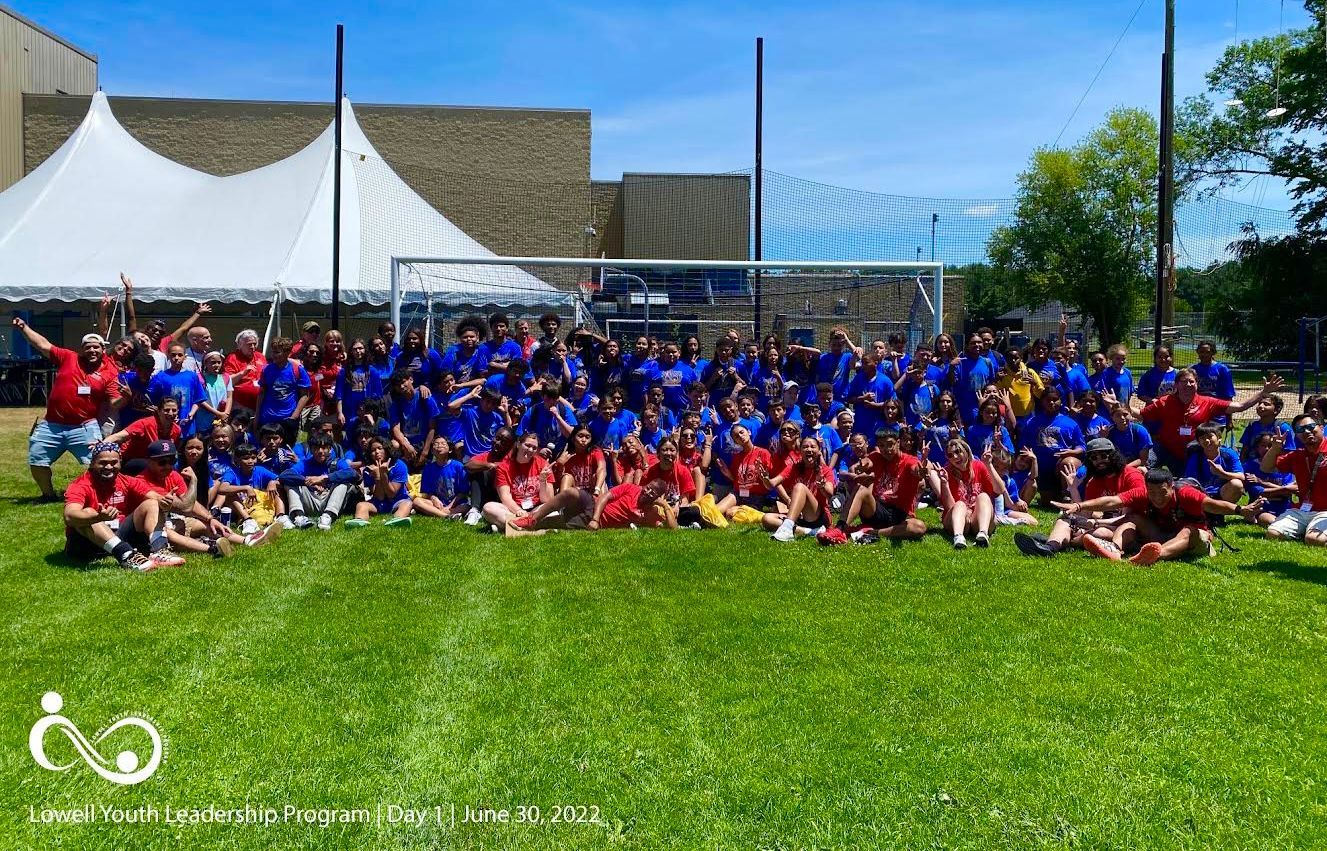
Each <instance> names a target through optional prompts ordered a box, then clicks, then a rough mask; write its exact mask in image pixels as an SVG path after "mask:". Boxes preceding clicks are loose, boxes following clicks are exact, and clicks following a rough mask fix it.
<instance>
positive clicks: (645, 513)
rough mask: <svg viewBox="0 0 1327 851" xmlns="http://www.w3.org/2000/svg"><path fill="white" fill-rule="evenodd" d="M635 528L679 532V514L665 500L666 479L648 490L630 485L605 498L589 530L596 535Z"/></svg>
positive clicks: (600, 498)
mask: <svg viewBox="0 0 1327 851" xmlns="http://www.w3.org/2000/svg"><path fill="white" fill-rule="evenodd" d="M632 525H635V526H637V527H640V526H653V527H667V528H669V529H676V528H677V512H676V511H674V510H673V507H672V506H670V505H669V504H668V501H667V500H666V499H665V498H664V482H663V480H662V479H655V480H654V481H652V482H650V483H649V484H647V485H644V486H641V485H637V484H633V483H631V482H627V483H625V484H621V485H618V486H617V487H615V488H613V489H612V490H610V491H608V492H607V493H605V494H601V495H600V497H599V499H597V500H595V504H594V513H593V514H592V515H591V516H590V519H589V521H588V522H587V523H586V524H585V528H586V529H588V530H590V531H591V532H593V531H596V530H598V529H625V528H627V527H629V526H632Z"/></svg>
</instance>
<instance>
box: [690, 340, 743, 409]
mask: <svg viewBox="0 0 1327 851" xmlns="http://www.w3.org/2000/svg"><path fill="white" fill-rule="evenodd" d="M739 366H740V363H739V361H738V357H737V343H735V342H734V341H732V340H730V339H729V338H727V337H720V338H719V340H718V342H716V343H715V344H714V357H713V358H712V359H711V360H709V361H707V362H706V364H705V368H704V369H703V370H702V371H701V373H700V376H699V380H700V381H701V382H703V383H704V385H705V388H706V389H707V390H708V391H709V393H710V397H711V398H713V399H716V400H717V399H722V398H723V397H725V396H731V395H732V394H733V393H734V392H736V390H737V385H738V384H739V383H740V382H742V381H744V379H743V378H742V376H741V374H740V371H739V369H738V367H739Z"/></svg>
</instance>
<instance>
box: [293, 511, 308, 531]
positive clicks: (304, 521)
mask: <svg viewBox="0 0 1327 851" xmlns="http://www.w3.org/2000/svg"><path fill="white" fill-rule="evenodd" d="M291 522H292V523H294V524H295V528H296V529H307V528H309V527H310V526H312V525H313V521H312V520H310V519H309V515H307V514H301V515H300V516H299V517H296V518H295V519H294V520H293V521H291Z"/></svg>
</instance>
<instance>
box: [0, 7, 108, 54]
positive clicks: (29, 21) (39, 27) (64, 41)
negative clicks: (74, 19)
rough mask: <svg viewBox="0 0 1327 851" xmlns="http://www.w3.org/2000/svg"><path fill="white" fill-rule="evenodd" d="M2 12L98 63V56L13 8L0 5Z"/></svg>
mask: <svg viewBox="0 0 1327 851" xmlns="http://www.w3.org/2000/svg"><path fill="white" fill-rule="evenodd" d="M0 12H4V13H5V14H6V15H8V16H9V17H11V18H13V19H14V20H16V21H18V22H19V23H21V24H23V25H24V26H27V27H31V28H32V29H34V30H36V31H37V32H39V33H41V34H42V35H44V36H46V37H47V38H49V39H51V40H52V41H56V42H59V43H60V44H63V45H64V46H65V47H67V48H69V49H70V50H72V51H74V52H75V53H77V54H79V55H80V56H83V57H84V58H86V59H91V60H92V61H93V62H96V61H97V54H95V53H88V52H87V51H86V50H84V49H83V48H81V47H79V46H78V45H76V44H74V43H73V42H72V41H70V40H69V39H67V38H64V37H62V36H59V35H56V34H55V33H53V32H51V31H50V30H48V29H46V27H43V26H42V25H41V24H39V23H37V22H36V21H34V20H32V19H31V18H27V17H24V16H23V15H20V14H19V13H18V12H16V11H14V9H13V8H11V7H9V6H6V5H5V4H4V3H0Z"/></svg>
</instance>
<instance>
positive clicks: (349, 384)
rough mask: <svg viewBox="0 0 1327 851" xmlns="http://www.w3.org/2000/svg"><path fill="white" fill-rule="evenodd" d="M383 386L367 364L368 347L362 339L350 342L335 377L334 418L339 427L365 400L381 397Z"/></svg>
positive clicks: (376, 374)
mask: <svg viewBox="0 0 1327 851" xmlns="http://www.w3.org/2000/svg"><path fill="white" fill-rule="evenodd" d="M385 386H386V385H384V384H383V382H382V379H381V378H380V377H379V375H378V373H377V371H376V370H374V369H373V366H372V364H371V363H370V362H369V352H368V346H367V345H366V344H365V343H364V341H363V340H362V339H359V338H356V339H354V340H351V341H350V348H349V349H347V350H346V362H345V363H344V364H342V365H341V371H340V372H339V373H338V374H337V376H336V393H335V396H336V416H337V419H338V420H340V422H341V425H345V424H346V423H347V422H348V421H349V420H351V419H354V417H355V414H356V412H357V411H359V405H360V403H361V402H363V401H364V400H365V399H369V398H374V397H381V396H382V394H383V388H384V387H385Z"/></svg>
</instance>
